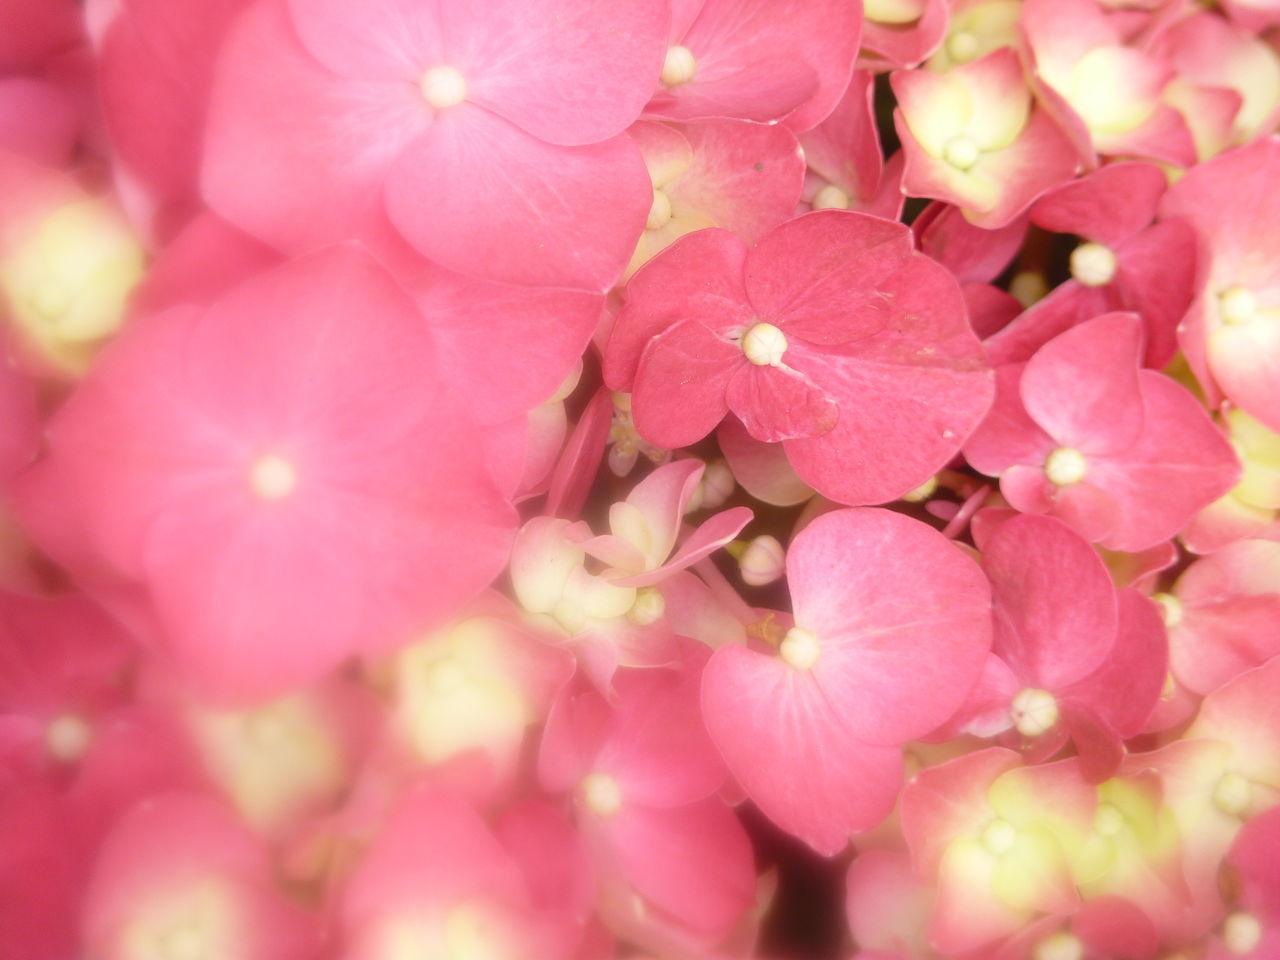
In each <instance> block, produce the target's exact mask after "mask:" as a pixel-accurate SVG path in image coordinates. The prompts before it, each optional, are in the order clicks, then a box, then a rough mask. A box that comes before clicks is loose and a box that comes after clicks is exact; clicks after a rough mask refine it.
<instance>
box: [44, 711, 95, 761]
mask: <svg viewBox="0 0 1280 960" xmlns="http://www.w3.org/2000/svg"><path fill="white" fill-rule="evenodd" d="M92 740H93V728H92V727H90V726H89V724H88V722H87V721H86V720H84V719H83V718H81V717H78V716H76V715H75V714H74V713H64V714H63V715H62V716H60V717H55V718H54V719H53V720H52V721H50V723H49V726H47V727H46V728H45V731H44V745H45V749H46V750H48V751H49V755H50V756H51V757H53V758H54V759H55V760H59V761H61V762H62V763H74V762H75V761H76V760H79V759H80V758H81V757H82V756H84V752H85V751H86V750H88V749H89V743H90V741H92Z"/></svg>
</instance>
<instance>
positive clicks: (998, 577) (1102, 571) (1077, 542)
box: [982, 515, 1117, 691]
mask: <svg viewBox="0 0 1280 960" xmlns="http://www.w3.org/2000/svg"><path fill="white" fill-rule="evenodd" d="M982 564H983V569H984V570H986V572H987V576H989V577H990V578H991V586H992V591H993V597H994V603H995V607H996V611H997V622H998V623H999V625H1000V627H1001V628H1002V629H998V630H997V633H996V652H997V653H998V654H999V655H1000V656H1001V657H1003V658H1004V659H1005V660H1006V661H1007V662H1008V663H1009V665H1010V666H1011V667H1013V669H1014V670H1015V671H1017V672H1018V673H1019V675H1020V677H1021V679H1022V680H1023V683H1024V685H1026V686H1031V687H1040V688H1042V689H1048V690H1051V691H1052V690H1056V689H1058V688H1060V687H1063V686H1065V685H1067V684H1070V683H1072V682H1073V681H1076V680H1079V679H1080V678H1081V677H1084V676H1086V675H1087V674H1089V673H1090V672H1091V671H1093V670H1094V669H1095V668H1096V667H1098V666H1099V665H1100V664H1101V663H1102V661H1103V659H1104V658H1105V657H1106V656H1107V654H1108V652H1109V651H1110V650H1111V647H1112V644H1113V643H1114V641H1115V636H1116V623H1117V620H1116V617H1117V608H1116V591H1115V587H1114V586H1112V583H1111V576H1110V574H1109V573H1108V572H1107V568H1106V565H1105V564H1104V563H1103V562H1102V558H1101V557H1099V556H1098V554H1097V553H1096V552H1095V551H1094V550H1093V548H1092V547H1090V546H1089V544H1088V543H1087V542H1086V541H1085V540H1083V539H1081V538H1080V537H1079V536H1078V535H1076V534H1075V533H1073V532H1072V531H1071V530H1070V529H1069V528H1068V527H1067V526H1066V525H1064V524H1062V523H1060V522H1059V521H1057V520H1054V519H1052V518H1050V517H1037V516H1026V515H1024V516H1019V517H1014V518H1012V519H1011V520H1008V521H1006V522H1005V523H1004V524H1002V525H1001V526H1000V528H999V529H998V530H996V532H995V533H993V534H992V535H991V536H990V537H989V538H988V539H987V541H986V543H984V544H983V548H982Z"/></svg>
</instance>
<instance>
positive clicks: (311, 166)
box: [201, 0, 431, 253]
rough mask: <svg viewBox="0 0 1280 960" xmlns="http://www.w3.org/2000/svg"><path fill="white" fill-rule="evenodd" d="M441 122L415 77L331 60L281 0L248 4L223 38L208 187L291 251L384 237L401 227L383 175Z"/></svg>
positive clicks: (218, 207)
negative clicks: (309, 44) (350, 70)
mask: <svg viewBox="0 0 1280 960" xmlns="http://www.w3.org/2000/svg"><path fill="white" fill-rule="evenodd" d="M430 124H431V116H430V111H429V110H427V109H425V108H424V106H423V103H422V98H421V96H420V95H419V93H418V91H417V90H416V89H414V88H412V87H410V86H409V85H407V84H397V83H388V82H374V81H363V80H348V79H344V78H341V77H338V76H336V75H334V74H332V73H330V72H328V71H327V70H326V69H324V68H323V67H322V66H320V65H319V64H318V63H317V62H316V61H315V60H313V59H312V58H311V56H310V55H309V54H308V53H307V52H306V51H305V50H304V49H303V48H302V47H301V45H300V44H299V42H298V40H297V39H296V37H295V35H294V32H293V27H292V25H291V24H290V23H289V22H288V15H287V13H286V11H285V10H284V9H283V0H273V2H268V3H263V4H259V5H258V6H255V7H253V8H252V9H251V10H249V11H247V12H246V13H245V15H244V16H243V17H242V18H240V19H239V20H238V21H237V22H236V24H235V26H234V28H233V29H231V31H230V33H229V34H228V36H227V39H226V41H225V44H224V46H223V50H222V54H221V56H220V58H219V61H218V68H217V71H216V75H215V78H214V83H213V90H212V93H211V94H210V100H209V120H208V125H207V128H206V131H205V139H204V150H205V153H204V165H203V169H202V172H201V188H202V191H203V193H204V196H205V197H206V198H207V200H208V202H209V205H210V206H211V207H212V208H213V209H214V211H215V212H217V213H219V214H220V215H222V216H224V217H226V219H228V220H229V221H231V222H232V223H233V224H235V225H236V226H238V227H240V228H242V229H244V230H246V231H248V232H249V233H251V234H253V235H254V236H256V237H257V238H258V239H260V240H264V241H265V242H267V243H269V244H271V245H272V246H274V247H277V248H279V249H281V250H284V251H286V252H291V253H297V252H302V251H305V250H310V249H314V248H315V247H317V246H321V245H323V244H325V243H332V242H335V241H341V240H346V239H349V238H351V237H361V238H363V239H366V240H377V239H380V238H381V237H383V236H384V235H385V234H386V233H388V232H389V227H388V226H387V224H386V223H385V215H384V214H383V211H382V185H383V183H384V181H385V180H386V177H387V175H388V173H389V171H390V170H391V167H392V165H393V164H394V163H395V161H396V158H397V157H399V156H400V154H401V153H402V152H403V150H404V149H405V147H406V146H408V145H409V144H410V143H411V142H413V140H414V139H415V138H417V137H418V136H420V135H421V134H422V133H423V132H424V131H425V130H426V129H427V128H428V127H429V126H430Z"/></svg>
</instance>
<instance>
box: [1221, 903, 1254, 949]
mask: <svg viewBox="0 0 1280 960" xmlns="http://www.w3.org/2000/svg"><path fill="white" fill-rule="evenodd" d="M1261 942H1262V924H1261V923H1259V922H1258V918H1257V917H1255V916H1253V914H1250V913H1233V914H1231V915H1230V916H1228V917H1227V919H1225V920H1223V921H1222V945H1223V946H1224V947H1226V948H1227V949H1228V950H1229V951H1231V952H1232V953H1234V954H1235V955H1236V956H1238V957H1243V956H1244V955H1245V954H1249V953H1253V951H1254V950H1256V949H1258V944H1260V943H1261Z"/></svg>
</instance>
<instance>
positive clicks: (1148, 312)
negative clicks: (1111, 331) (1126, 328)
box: [1115, 220, 1196, 370]
mask: <svg viewBox="0 0 1280 960" xmlns="http://www.w3.org/2000/svg"><path fill="white" fill-rule="evenodd" d="M1118 259H1119V262H1118V263H1117V265H1116V280H1115V290H1116V292H1117V293H1118V294H1119V295H1120V302H1121V304H1122V306H1123V307H1124V309H1126V310H1132V311H1134V312H1135V313H1137V314H1140V315H1141V316H1142V323H1143V326H1144V327H1145V328H1146V334H1147V335H1146V341H1147V346H1146V350H1145V352H1144V355H1143V361H1142V362H1143V364H1144V365H1145V366H1148V367H1151V368H1152V369H1153V370H1163V369H1164V368H1165V367H1166V366H1168V364H1169V361H1170V360H1172V359H1173V355H1174V354H1175V353H1176V352H1177V349H1178V334H1177V329H1178V324H1179V323H1180V322H1181V321H1182V318H1183V317H1184V316H1185V315H1186V313H1187V311H1188V310H1189V309H1190V307H1191V304H1192V301H1193V299H1194V297H1195V270H1196V239H1195V234H1194V232H1193V231H1192V230H1191V228H1190V227H1189V226H1188V225H1187V224H1186V223H1184V222H1182V221H1181V220H1166V221H1165V222H1163V223H1157V224H1155V225H1154V226H1152V227H1150V228H1148V229H1146V230H1144V231H1142V233H1140V234H1138V235H1137V236H1136V237H1134V238H1133V239H1132V240H1130V241H1129V242H1128V243H1126V244H1125V245H1124V246H1123V247H1121V248H1120V250H1119V258H1118Z"/></svg>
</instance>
